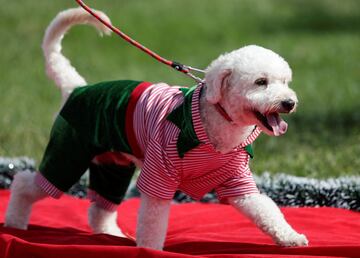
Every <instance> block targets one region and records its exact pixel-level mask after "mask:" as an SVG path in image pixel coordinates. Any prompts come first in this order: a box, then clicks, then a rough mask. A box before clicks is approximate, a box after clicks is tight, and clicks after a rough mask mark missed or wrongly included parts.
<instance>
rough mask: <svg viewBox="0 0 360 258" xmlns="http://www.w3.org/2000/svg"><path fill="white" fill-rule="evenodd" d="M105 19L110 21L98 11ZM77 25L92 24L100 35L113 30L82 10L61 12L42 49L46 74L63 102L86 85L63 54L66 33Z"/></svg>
mask: <svg viewBox="0 0 360 258" xmlns="http://www.w3.org/2000/svg"><path fill="white" fill-rule="evenodd" d="M96 13H97V14H98V15H100V16H101V17H102V18H103V19H105V20H106V21H108V22H110V19H109V18H108V17H107V16H106V14H104V13H103V12H100V11H96ZM76 24H91V25H92V26H94V27H95V28H96V29H97V30H98V31H99V32H100V35H102V34H105V35H109V34H110V33H111V30H110V29H108V28H107V27H105V26H104V25H103V24H101V23H100V22H99V21H98V20H96V19H95V18H94V17H92V16H91V15H90V14H89V13H87V12H86V11H85V10H83V9H82V8H80V7H79V8H73V9H68V10H65V11H62V12H60V13H59V14H58V15H57V16H56V17H55V18H54V20H53V21H52V22H51V23H50V25H49V27H48V28H47V29H46V32H45V36H44V40H43V43H42V49H43V52H44V55H45V62H46V73H47V75H48V76H49V77H50V78H51V79H52V80H54V81H55V84H56V85H57V86H58V87H59V88H60V89H61V93H62V96H63V101H65V100H66V98H67V97H68V96H69V94H70V93H71V92H72V91H73V89H74V88H76V87H79V86H83V85H85V84H86V81H85V79H84V78H83V77H82V76H81V75H80V74H79V73H78V72H77V71H76V69H75V68H74V67H73V66H72V65H71V63H70V61H69V60H68V59H67V58H66V57H65V56H64V55H63V54H62V53H61V41H62V39H63V37H64V35H65V33H66V32H67V31H68V30H69V29H70V28H71V27H72V26H74V25H76Z"/></svg>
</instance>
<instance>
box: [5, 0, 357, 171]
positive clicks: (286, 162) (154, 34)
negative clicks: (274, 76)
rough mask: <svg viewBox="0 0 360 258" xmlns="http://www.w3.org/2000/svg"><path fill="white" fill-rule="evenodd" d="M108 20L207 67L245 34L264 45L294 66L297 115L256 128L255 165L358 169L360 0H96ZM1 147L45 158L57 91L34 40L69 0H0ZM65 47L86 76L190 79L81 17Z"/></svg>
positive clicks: (168, 53) (165, 52)
mask: <svg viewBox="0 0 360 258" xmlns="http://www.w3.org/2000/svg"><path fill="white" fill-rule="evenodd" d="M87 2H88V3H89V4H90V5H92V6H94V7H96V8H98V9H101V10H104V11H105V12H106V13H107V14H108V15H109V16H110V17H111V18H112V21H113V23H114V24H115V25H117V26H119V27H120V28H122V29H123V30H124V31H125V32H127V33H128V34H130V35H131V36H133V37H134V38H135V39H137V40H139V41H140V42H142V43H143V44H144V45H146V46H148V47H149V48H151V49H153V50H154V51H156V52H158V53H160V54H162V55H163V56H165V57H167V58H169V59H174V60H178V61H181V62H183V63H185V64H188V65H191V66H195V67H199V68H205V67H206V66H207V64H208V63H209V62H210V61H211V60H212V59H214V58H216V57H217V56H218V55H219V54H221V53H223V52H227V51H231V50H233V49H236V48H239V47H241V46H244V45H247V44H257V45H262V46H264V47H267V48H270V49H272V50H274V51H275V52H278V53H279V54H280V55H282V56H283V57H284V58H285V59H286V60H288V62H289V63H290V66H291V67H292V69H293V74H294V78H293V82H292V84H291V87H292V88H293V89H294V90H295V91H296V92H297V93H298V97H299V99H300V105H299V108H298V111H297V113H296V114H294V115H293V116H291V117H288V118H286V119H287V121H288V123H289V130H288V133H287V134H286V135H285V136H283V137H280V138H271V137H268V136H266V135H263V136H261V137H260V138H259V139H258V140H257V141H256V143H255V145H254V150H255V159H254V161H253V162H252V164H251V166H252V170H253V171H254V172H256V173H259V174H260V173H262V172H264V171H269V172H271V173H276V172H286V173H289V174H295V175H305V176H311V177H328V176H339V175H359V174H360V173H359V172H360V112H359V110H360V101H359V99H360V85H359V83H360V62H359V60H360V11H359V10H360V2H359V1H358V0H345V1H337V0H317V1H305V0H303V1H300V0H298V1H295V0H288V1H281V0H271V1H268V0H260V1H251V0H242V1H241V0H223V1H218V0H201V1H200V0H198V1H193V0H182V1H171V0H155V1H148V0H137V1H131V0H119V1H111V0H101V1H100V0H96V1H95V0H93V1H87ZM0 4H1V6H2V7H1V9H0V17H1V19H0V28H1V34H0V45H1V54H0V71H1V72H0V74H1V80H2V83H1V84H0V92H1V108H0V156H23V155H26V156H30V157H33V158H35V159H36V160H37V161H39V160H40V159H41V155H42V152H43V150H44V148H45V146H46V143H47V139H48V135H49V131H50V128H51V123H52V121H53V117H54V114H55V113H56V111H57V110H58V108H59V104H60V94H59V92H58V91H57V89H56V88H55V87H54V84H53V82H52V81H50V80H48V79H47V77H46V75H45V72H44V60H43V56H42V52H41V48H40V45H41V40H42V37H43V34H44V31H45V29H46V26H47V25H48V24H49V22H50V20H51V19H52V18H53V17H54V16H55V15H56V14H57V13H58V12H59V11H61V10H63V9H66V8H69V7H74V6H76V4H75V1H72V0H55V1H30V0H27V1H26V0H23V1H5V0H0ZM63 46H64V52H65V54H66V55H67V56H69V57H70V59H71V61H72V63H73V64H74V66H75V67H76V68H77V69H78V70H79V71H80V73H81V74H82V75H84V76H85V78H86V79H87V80H88V82H89V83H93V82H97V81H101V80H112V79H136V80H147V81H154V82H157V81H166V82H168V83H170V84H177V85H191V84H193V82H192V81H191V80H189V79H188V78H187V77H185V76H183V75H181V74H180V73H177V72H176V71H173V70H171V69H169V68H168V67H166V66H164V65H161V64H159V63H157V62H156V61H154V60H153V59H151V58H149V57H148V56H146V55H145V54H143V53H141V52H140V51H138V50H137V49H135V48H133V47H132V46H130V45H127V43H125V42H123V41H122V40H121V39H119V38H117V37H116V36H115V35H113V36H111V37H103V38H100V37H98V35H97V34H96V33H95V31H94V30H93V29H92V28H89V27H87V26H79V27H76V28H74V29H73V30H72V31H71V32H70V33H69V34H68V35H67V37H66V38H65V40H64V43H63Z"/></svg>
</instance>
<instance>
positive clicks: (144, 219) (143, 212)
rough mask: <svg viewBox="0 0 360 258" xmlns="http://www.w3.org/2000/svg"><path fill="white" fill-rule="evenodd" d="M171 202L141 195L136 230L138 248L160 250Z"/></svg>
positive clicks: (162, 244)
mask: <svg viewBox="0 0 360 258" xmlns="http://www.w3.org/2000/svg"><path fill="white" fill-rule="evenodd" d="M170 203H171V200H162V199H158V198H154V197H150V196H148V195H146V194H141V204H140V209H139V216H138V222H137V230H136V243H137V246H139V247H148V248H152V249H158V250H162V249H163V246H164V241H165V237H166V231H167V226H168V219H169V211H170Z"/></svg>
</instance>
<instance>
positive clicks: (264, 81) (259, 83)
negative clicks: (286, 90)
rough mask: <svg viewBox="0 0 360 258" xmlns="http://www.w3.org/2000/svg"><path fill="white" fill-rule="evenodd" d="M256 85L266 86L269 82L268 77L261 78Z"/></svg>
mask: <svg viewBox="0 0 360 258" xmlns="http://www.w3.org/2000/svg"><path fill="white" fill-rule="evenodd" d="M255 84H256V85H259V86H266V85H267V84H268V80H267V79H266V78H259V79H257V80H256V81H255Z"/></svg>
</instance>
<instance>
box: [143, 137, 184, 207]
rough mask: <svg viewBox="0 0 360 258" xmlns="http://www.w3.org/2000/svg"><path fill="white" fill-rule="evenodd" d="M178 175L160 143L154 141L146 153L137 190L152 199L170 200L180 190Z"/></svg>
mask: <svg viewBox="0 0 360 258" xmlns="http://www.w3.org/2000/svg"><path fill="white" fill-rule="evenodd" d="M178 185H179V180H178V174H177V173H176V170H175V169H174V167H173V165H172V164H171V162H170V161H169V159H168V158H167V155H166V153H165V152H164V150H163V148H162V147H161V145H160V144H159V143H157V142H156V141H155V140H152V141H151V142H150V144H149V146H148V148H147V150H146V152H145V161H144V165H143V167H142V169H141V172H140V175H139V178H138V181H137V188H138V189H139V191H140V192H141V193H144V194H147V195H149V196H151V197H156V198H160V199H166V200H170V199H172V198H173V196H174V194H175V192H176V189H177V188H178Z"/></svg>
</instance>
